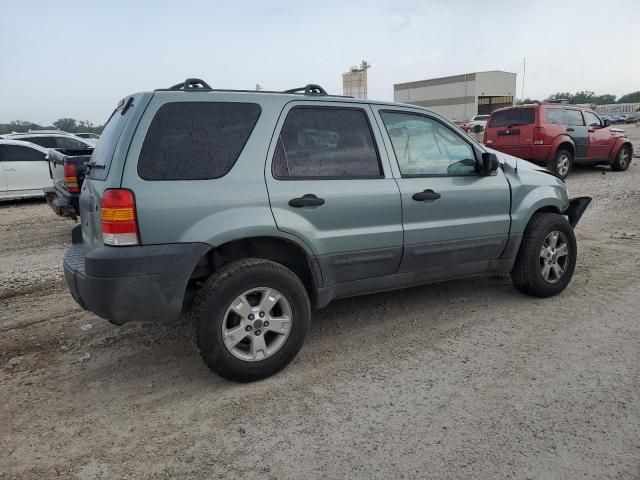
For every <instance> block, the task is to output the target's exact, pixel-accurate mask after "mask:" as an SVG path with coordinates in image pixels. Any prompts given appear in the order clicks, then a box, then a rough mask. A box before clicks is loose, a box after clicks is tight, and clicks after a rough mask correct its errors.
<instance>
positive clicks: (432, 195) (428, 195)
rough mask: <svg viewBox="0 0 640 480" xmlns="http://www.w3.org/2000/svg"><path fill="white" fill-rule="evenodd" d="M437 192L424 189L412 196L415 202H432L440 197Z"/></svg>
mask: <svg viewBox="0 0 640 480" xmlns="http://www.w3.org/2000/svg"><path fill="white" fill-rule="evenodd" d="M441 196H442V195H440V194H439V193H437V192H434V191H433V190H424V191H422V192H418V193H414V194H413V197H411V198H413V199H414V200H415V201H416V202H433V201H434V200H437V199H439V198H440V197H441Z"/></svg>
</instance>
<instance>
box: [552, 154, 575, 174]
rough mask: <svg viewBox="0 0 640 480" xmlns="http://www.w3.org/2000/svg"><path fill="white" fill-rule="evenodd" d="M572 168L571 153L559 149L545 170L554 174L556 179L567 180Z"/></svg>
mask: <svg viewBox="0 0 640 480" xmlns="http://www.w3.org/2000/svg"><path fill="white" fill-rule="evenodd" d="M572 166H573V155H571V152H570V151H568V150H564V149H559V150H558V151H557V152H556V155H555V157H554V158H553V160H551V161H550V162H549V164H548V165H547V169H549V170H550V171H551V172H553V173H555V174H556V175H557V176H558V177H560V178H562V179H565V178H567V175H569V172H570V171H571V167H572Z"/></svg>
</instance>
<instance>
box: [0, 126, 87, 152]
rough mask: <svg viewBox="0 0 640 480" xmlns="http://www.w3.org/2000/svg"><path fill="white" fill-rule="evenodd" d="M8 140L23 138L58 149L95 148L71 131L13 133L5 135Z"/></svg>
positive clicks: (24, 140)
mask: <svg viewBox="0 0 640 480" xmlns="http://www.w3.org/2000/svg"><path fill="white" fill-rule="evenodd" d="M4 138H5V139H7V140H22V141H23V142H31V143H35V144H36V145H40V146H41V147H44V148H55V149H56V150H93V149H94V148H95V145H92V144H91V143H89V142H88V141H87V140H85V139H84V138H80V137H76V136H75V135H71V134H70V133H52V132H47V133H42V132H37V131H34V132H28V133H12V134H9V135H5V136H4Z"/></svg>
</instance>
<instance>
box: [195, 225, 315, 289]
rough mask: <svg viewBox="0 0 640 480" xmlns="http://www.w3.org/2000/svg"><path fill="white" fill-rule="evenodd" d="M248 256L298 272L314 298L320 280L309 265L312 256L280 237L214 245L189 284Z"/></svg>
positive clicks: (202, 259)
mask: <svg viewBox="0 0 640 480" xmlns="http://www.w3.org/2000/svg"><path fill="white" fill-rule="evenodd" d="M245 258H263V259H266V260H272V261H274V262H277V263H279V264H281V265H284V266H285V267H287V268H288V269H289V270H291V271H292V272H293V273H295V274H296V276H297V277H298V278H299V279H300V281H301V282H302V284H303V285H304V287H305V289H306V290H307V293H308V294H309V297H310V298H313V296H312V293H313V290H314V286H315V284H316V280H315V278H314V275H313V272H312V270H311V265H310V264H309V262H310V259H309V257H308V256H307V254H306V253H305V251H304V250H303V249H302V248H301V247H300V246H298V245H296V244H295V243H293V242H291V241H289V240H285V239H282V238H277V237H250V238H242V239H238V240H232V241H230V242H227V243H223V244H222V245H219V246H217V247H215V248H212V249H211V250H209V251H208V252H207V253H206V254H204V255H203V256H202V257H201V258H200V260H199V261H198V264H197V265H196V267H195V269H194V271H193V273H192V274H191V280H190V282H189V284H190V286H192V287H198V286H199V284H201V283H202V281H204V280H205V279H206V278H208V277H209V276H210V275H211V274H212V273H213V272H215V271H217V270H219V269H220V268H222V267H223V266H225V265H227V264H229V263H231V262H235V261H236V260H242V259H245Z"/></svg>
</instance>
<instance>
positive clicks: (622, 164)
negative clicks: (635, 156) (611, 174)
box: [611, 145, 631, 172]
mask: <svg viewBox="0 0 640 480" xmlns="http://www.w3.org/2000/svg"><path fill="white" fill-rule="evenodd" d="M630 164H631V148H629V145H623V146H622V147H621V148H620V150H619V151H618V154H617V155H616V159H615V160H614V161H613V163H612V164H611V170H614V171H616V172H624V171H625V170H626V169H627V168H629V165H630Z"/></svg>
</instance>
